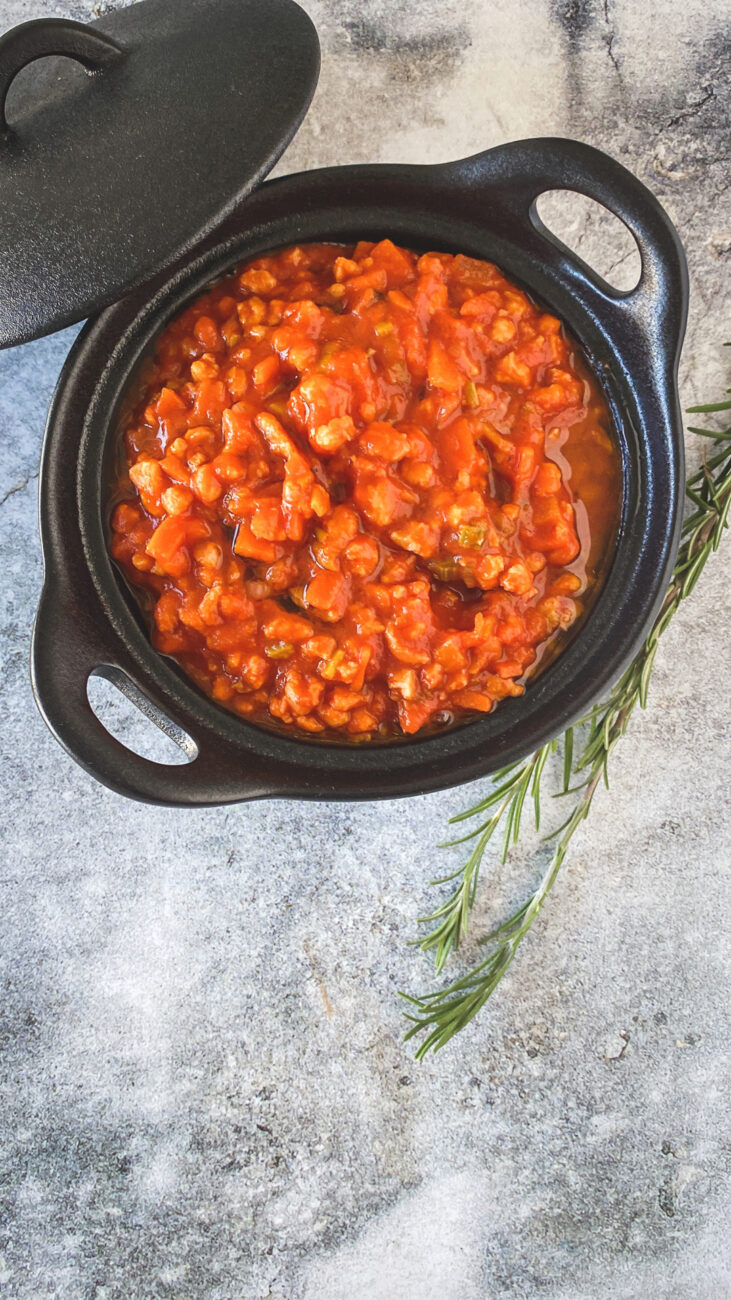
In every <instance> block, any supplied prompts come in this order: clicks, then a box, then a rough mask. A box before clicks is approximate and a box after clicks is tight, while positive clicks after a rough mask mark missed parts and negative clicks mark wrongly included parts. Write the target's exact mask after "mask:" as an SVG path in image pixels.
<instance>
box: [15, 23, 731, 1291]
mask: <svg viewBox="0 0 731 1300" xmlns="http://www.w3.org/2000/svg"><path fill="white" fill-rule="evenodd" d="M105 7H106V6H104V5H91V4H90V3H88V0H73V2H71V0H59V2H58V3H56V4H54V5H53V6H50V7H47V9H46V12H48V13H51V12H52V13H55V14H68V15H70V16H72V17H75V18H82V19H83V18H88V17H89V16H97V15H98V14H99V13H100V12H101V11H102V10H103V9H104V8H105ZM305 7H306V8H307V9H308V10H309V12H310V13H311V14H312V17H313V18H314V20H315V22H316V24H317V26H318V29H319V32H320V36H321V40H322V47H323V67H322V76H321V81H320V86H319V90H318V92H317V95H316V98H315V101H314V104H313V107H312V109H311V111H310V113H309V115H308V117H307V119H306V121H305V123H304V125H303V127H302V129H301V131H300V133H299V135H298V136H297V138H296V139H295V141H294V143H293V144H292V146H291V147H290V149H289V150H288V152H287V154H286V156H285V157H284V159H283V160H282V162H281V164H280V167H279V169H278V170H279V171H280V172H286V171H290V170H296V169H299V168H306V167H316V166H321V165H324V164H330V163H334V162H359V161H365V160H373V161H413V162H424V161H439V160H443V159H449V158H456V157H459V156H463V155H466V154H469V153H471V152H476V151H477V150H479V149H482V148H485V147H488V146H490V145H492V144H497V143H499V142H501V141H503V140H507V139H515V138H519V137H521V136H528V135H540V134H565V135H569V136H573V137H576V138H579V139H584V140H587V141H589V142H591V143H594V144H597V145H599V146H601V147H603V148H605V149H607V150H608V151H609V152H610V153H612V154H614V155H615V156H616V157H617V158H619V159H620V160H622V161H623V162H625V163H626V164H627V166H629V167H630V168H631V169H632V170H633V171H634V172H636V174H637V175H638V176H640V177H641V179H643V180H644V181H645V182H646V183H647V184H648V185H649V186H650V187H651V188H652V189H653V190H654V191H655V193H656V194H657V195H658V196H659V198H660V200H661V201H662V203H663V204H664V205H665V207H666V208H667V210H668V212H669V213H670V215H671V216H672V218H673V219H674V221H675V222H676V224H677V226H678V229H679V232H680V234H681V237H682V239H683V241H684V243H685V246H686V249H687V252H688V259H689V264H690V275H691V311H690V322H689V330H688V336H687V342H686V346H685V349H684V352H683V358H682V364H681V375H680V377H681V387H682V399H683V402H684V404H686V405H687V404H689V403H691V402H693V401H703V400H705V401H712V400H714V399H717V398H718V397H719V395H720V393H721V392H722V389H723V388H724V387H725V386H726V385H727V384H728V382H729V379H728V368H727V367H728V357H727V356H726V357H724V355H723V354H722V347H721V345H722V343H723V341H724V338H725V337H728V332H729V331H728V312H727V308H728V253H729V249H730V248H731V212H730V211H729V206H728V189H727V187H728V176H729V143H728V142H729V131H728V128H729V122H728V116H727V115H726V116H725V114H724V110H725V109H727V106H728V85H727V84H726V85H725V86H724V50H725V52H726V60H725V73H726V75H727V73H728V57H727V56H728V32H727V33H726V38H724V30H723V28H724V21H725V18H726V19H727V17H728V10H727V6H726V5H725V4H723V2H722V0H710V3H709V2H708V0H703V2H701V0H686V3H685V4H684V5H683V6H682V13H681V12H680V11H679V10H678V9H677V6H675V5H674V4H672V3H670V0H514V2H513V3H508V4H502V5H497V4H490V3H487V2H486V0H477V3H476V4H473V5H469V6H468V5H465V4H463V3H460V2H459V0H411V2H410V3H403V2H402V3H389V2H388V0H357V2H356V0H306V4H305ZM42 12H43V8H42V6H41V5H36V4H34V3H31V0H0V29H5V28H6V27H9V26H11V25H12V24H14V23H17V22H20V21H23V20H25V19H27V18H32V17H37V16H39V15H40V14H41V13H42ZM565 220H567V221H568V223H569V224H568V225H567V226H566V227H565V229H566V231H567V233H568V234H569V236H570V237H571V238H573V240H574V242H577V243H578V244H579V246H580V249H581V251H582V253H583V254H584V255H585V256H588V257H590V258H592V259H593V260H594V261H595V264H596V265H597V266H599V267H600V269H604V270H606V271H609V272H610V274H613V275H618V276H621V275H622V274H624V273H627V272H629V271H630V270H631V269H632V258H631V257H630V256H628V254H627V251H626V248H625V246H624V244H623V243H622V240H621V238H619V236H618V235H617V233H616V231H615V230H614V229H612V228H611V224H607V223H606V222H605V221H603V220H601V219H599V218H597V215H596V211H595V210H594V211H591V210H589V209H588V208H587V207H586V205H584V206H583V207H582V206H581V205H579V206H578V207H577V208H575V210H574V211H573V213H572V215H571V216H570V217H569V218H566V219H565ZM724 298H725V301H724ZM74 334H75V331H74V330H67V331H65V332H64V333H63V334H60V335H57V336H55V337H53V338H48V339H45V340H42V341H40V342H37V343H33V344H31V345H28V346H26V347H22V348H18V349H15V350H13V351H9V352H5V353H2V354H0V431H1V432H2V446H3V458H2V464H1V465H0V530H1V532H2V557H3V563H2V572H1V575H0V591H1V598H2V608H3V617H2V680H3V708H2V712H1V714H0V727H1V728H2V752H3V759H4V761H3V764H2V772H1V775H0V780H1V781H2V798H3V806H4V808H5V815H4V817H3V821H2V827H1V828H0V834H1V836H2V845H3V852H2V864H3V895H2V897H3V907H2V913H1V919H0V933H1V940H0V964H1V966H2V980H3V999H2V1042H3V1052H2V1061H1V1065H0V1072H1V1075H2V1087H3V1092H4V1100H3V1102H2V1108H1V1110H0V1113H1V1114H2V1117H3V1118H2V1122H1V1125H0V1141H1V1143H2V1183H3V1196H4V1197H5V1198H6V1202H5V1205H4V1208H3V1210H2V1212H1V1213H0V1296H4V1295H7V1296H9V1297H13V1300H15V1298H17V1300H45V1297H50V1296H55V1297H63V1300H138V1298H140V1300H142V1298H145V1300H146V1298H147V1297H175V1300H209V1298H210V1300H396V1298H397V1297H398V1300H492V1298H493V1297H526V1298H528V1297H530V1298H532V1297H537V1296H541V1297H547V1298H548V1300H585V1298H590V1300H594V1298H596V1300H599V1298H600V1297H601V1298H602V1300H603V1298H604V1297H607V1296H611V1297H612V1300H645V1298H646V1297H648V1296H652V1297H653V1300H661V1298H662V1300H665V1298H667V1300H686V1298H687V1300H691V1297H692V1300H720V1297H722V1296H724V1295H729V1294H731V1276H730V1261H729V1251H728V1212H729V1203H728V1182H727V1175H728V1167H727V1166H725V1165H724V1159H725V1156H724V1151H725V1150H727V1147H725V1145H724V1134H726V1135H727V1134H728V1068H729V1060H728V1021H727V1004H728V974H729V971H728V959H729V948H728V934H727V931H728V927H727V925H726V916H727V914H728V904H729V896H728V875H729V872H728V868H729V864H730V859H731V816H730V805H729V786H728V770H729V758H730V757H731V754H730V749H731V747H730V745H729V725H728V721H729V719H728V708H727V704H726V705H725V706H724V703H723V702H724V700H725V701H727V700H728V691H729V687H728V649H727V647H728V613H727V609H728V596H727V590H728V564H729V556H730V554H731V551H730V550H729V546H728V544H726V545H725V547H724V548H723V549H722V551H721V552H720V553H719V555H718V556H717V557H716V559H715V561H714V563H713V564H712V565H711V566H709V568H708V570H707V572H706V574H705V575H704V576H703V579H702V581H701V583H700V585H699V587H698V588H697V589H696V593H695V595H694V597H693V599H692V601H689V602H688V604H687V606H686V607H684V608H683V610H682V612H681V613H680V615H679V617H678V618H677V620H676V622H675V623H674V625H673V626H672V628H671V630H670V631H669V632H668V634H667V636H666V637H665V638H664V639H663V641H662V645H661V647H660V651H659V654H658V659H657V669H656V672H655V676H654V678H653V684H652V688H651V691H650V700H649V707H648V709H647V712H646V713H645V714H643V715H641V716H638V717H636V718H635V719H634V720H633V722H632V726H631V731H630V734H629V736H628V737H627V739H626V740H625V742H624V743H623V744H622V745H621V746H620V747H619V748H618V749H617V751H616V754H615V757H614V759H613V763H612V773H613V780H612V789H611V791H610V792H609V793H607V792H602V793H601V794H600V795H599V796H598V798H597V802H596V805H595V808H594V811H593V813H592V816H591V819H590V821H589V822H588V823H587V824H586V825H585V827H584V828H583V829H582V831H581V833H580V834H579V835H578V836H577V837H576V841H575V844H574V846H573V849H572V851H571V854H570V857H569V860H568V862H567V863H566V866H565V869H564V870H563V872H562V875H561V877H560V879H559V881H558V883H557V885H556V888H555V890H554V892H553V894H552V896H551V898H550V901H549V903H548V905H547V906H546V909H545V912H544V914H543V916H542V917H541V919H540V921H539V922H538V924H537V925H536V927H535V930H534V932H533V933H532V934H531V936H530V937H529V938H528V939H527V940H526V942H525V944H524V945H523V949H522V951H521V953H520V955H519V958H518V959H517V960H516V961H515V963H514V965H513V967H512V969H511V971H510V973H509V974H508V976H507V977H506V979H505V981H504V983H503V985H502V987H501V988H500V990H499V993H498V994H497V996H496V997H495V999H494V1001H493V1002H492V1003H490V1004H489V1005H488V1007H487V1008H486V1009H485V1011H484V1012H483V1014H482V1016H481V1017H480V1019H479V1020H478V1021H477V1022H476V1023H475V1024H473V1025H472V1026H471V1027H470V1028H469V1029H468V1030H466V1031H465V1033H464V1034H463V1035H462V1036H461V1037H460V1038H459V1039H458V1040H456V1041H455V1042H454V1043H453V1044H452V1045H451V1047H450V1048H448V1049H447V1050H445V1051H444V1052H442V1053H440V1054H439V1055H437V1056H436V1057H430V1058H429V1059H427V1060H426V1061H425V1062H423V1063H422V1064H420V1065H419V1064H416V1063H415V1062H414V1060H413V1055H412V1052H411V1050H410V1049H409V1047H408V1046H406V1047H405V1046H404V1045H403V1043H402V1041H401V1035H402V1031H403V1022H402V1018H401V1012H400V1008H399V1004H398V999H397V990H398V989H409V990H413V991H417V990H424V989H426V988H428V987H430V986H433V985H432V984H431V980H432V976H431V973H430V967H429V963H428V961H427V959H426V958H425V957H423V956H422V955H420V954H417V952H416V951H415V950H414V949H413V948H410V947H409V946H408V944H409V941H410V940H411V939H413V938H414V936H415V934H416V932H417V926H416V918H417V916H418V915H419V914H420V913H422V912H423V911H424V910H425V908H427V907H428V906H429V905H430V903H433V891H430V890H429V887H428V884H427V882H428V881H429V879H431V878H432V877H434V876H435V875H442V874H444V873H445V870H446V869H448V864H449V863H450V862H453V865H454V866H456V863H457V860H456V859H454V861H453V860H452V859H451V858H449V857H448V855H446V854H445V853H443V852H442V853H440V852H439V851H438V850H437V849H436V848H435V845H436V844H437V843H438V841H439V840H441V839H442V838H443V837H444V828H445V822H446V818H447V817H448V815H450V814H452V813H454V812H456V811H458V810H459V809H461V808H463V807H465V806H466V805H467V803H468V802H470V801H472V800H473V799H474V797H475V796H476V794H477V789H476V788H471V789H470V788H466V789H461V790H453V791H450V792H448V793H447V794H440V795H434V796H430V797H426V798H420V799H411V800H406V801H402V802H398V803H397V802H392V803H380V804H358V805H347V804H340V805H328V804H315V805H306V804H301V803H286V802H279V803H277V802H268V803H260V804H253V805H250V806H242V807H236V808H227V809H214V810H210V811H200V812H198V811H191V812H175V811H167V810H162V809H158V808H149V807H143V806H138V805H134V804H130V803H127V802H125V801H123V800H122V799H120V798H118V797H117V796H115V795H113V794H111V793H110V792H109V791H107V790H105V789H103V788H102V787H101V786H99V785H97V784H95V782H94V781H93V780H92V779H91V778H90V777H88V776H87V775H86V774H85V773H84V772H82V771H81V770H80V769H79V768H77V767H76V766H75V765H74V764H73V763H72V761H71V760H70V759H69V758H68V757H67V756H66V755H65V754H64V753H63V752H62V750H61V749H60V748H59V747H58V745H57V744H56V743H55V741H54V740H53V739H52V737H51V736H50V734H49V733H48V732H47V731H46V729H45V727H44V725H43V723H42V721H41V719H40V717H39V715H38V713H37V712H36V709H35V707H34V704H33V699H32V695H31V690H30V685H29V680H28V650H29V638H30V629H31V623H32V619H33V613H34V609H35V605H36V601H37V597H38V593H39V589H40V584H41V576H42V574H41V560H40V554H39V544H38V537H37V524H36V496H37V469H38V459H39V452H40V445H41V437H42V431H43V424H44V417H45V412H46V408H47V405H48V401H49V397H50V394H51V392H52V389H53V386H54V383H55V380H56V377H57V375H58V372H59V370H60V367H61V365H62V362H63V359H64V356H65V354H66V352H67V350H68V348H69V345H70V343H71V340H72V338H73V337H74ZM700 454H701V452H700V445H699V440H695V441H694V440H693V439H692V438H691V439H689V458H690V459H691V461H692V462H697V461H698V460H699V458H700ZM104 707H106V708H107V711H108V714H107V716H109V718H110V722H111V723H113V722H114V718H115V717H117V719H118V722H117V724H114V725H119V726H120V727H124V726H125V725H126V726H130V725H131V724H129V723H125V721H124V717H123V713H124V710H122V709H120V706H119V704H114V703H109V702H107V704H106V705H105V706H104ZM538 869H539V864H538V858H537V855H536V850H535V847H533V848H531V849H530V851H529V852H526V851H522V852H521V851H517V850H516V851H515V852H514V853H513V854H512V855H511V857H510V859H509V861H508V864H507V866H506V867H505V868H501V869H498V868H497V866H495V865H494V864H490V865H489V866H488V867H487V868H486V870H485V875H484V877H483V881H482V887H481V894H480V902H479V906H478V925H479V923H484V924H487V923H488V921H489V920H491V919H498V918H500V917H501V916H504V914H505V908H506V906H507V904H508V902H510V901H513V900H516V899H519V898H521V897H523V896H524V895H525V893H526V891H527V890H528V889H529V888H530V886H531V883H532V882H534V881H535V880H536V878H537V872H538ZM475 952H476V950H475V949H474V948H471V947H470V948H468V952H467V957H469V956H472V957H474V955H475ZM457 969H460V967H459V966H457V967H455V970H457Z"/></svg>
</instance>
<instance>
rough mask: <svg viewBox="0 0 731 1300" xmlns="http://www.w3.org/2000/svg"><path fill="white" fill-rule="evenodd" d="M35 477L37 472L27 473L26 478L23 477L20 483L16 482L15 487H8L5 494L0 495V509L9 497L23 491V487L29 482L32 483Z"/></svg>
mask: <svg viewBox="0 0 731 1300" xmlns="http://www.w3.org/2000/svg"><path fill="white" fill-rule="evenodd" d="M37 478H38V472H36V473H35V474H29V475H28V477H27V478H24V479H23V481H22V483H16V485H15V487H11V488H9V489H8V491H7V492H6V493H5V496H4V497H0V509H1V508H2V507H3V506H4V505H5V502H6V501H9V500H10V498H11V497H14V496H17V494H18V492H23V491H24V490H25V488H27V487H28V485H29V483H34V482H35V480H36V479H37Z"/></svg>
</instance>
